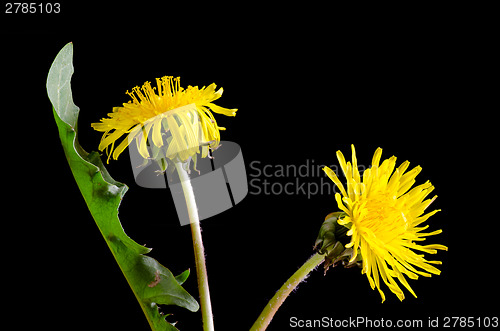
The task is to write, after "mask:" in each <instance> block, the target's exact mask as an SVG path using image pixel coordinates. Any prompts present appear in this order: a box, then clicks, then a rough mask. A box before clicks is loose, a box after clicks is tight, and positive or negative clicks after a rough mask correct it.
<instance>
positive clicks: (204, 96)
mask: <svg viewBox="0 0 500 331" xmlns="http://www.w3.org/2000/svg"><path fill="white" fill-rule="evenodd" d="M222 92H223V89H222V88H219V89H218V90H217V91H216V85H215V84H211V85H209V86H208V87H202V88H201V89H200V88H198V87H197V86H188V87H187V88H186V89H184V88H182V87H181V86H180V77H177V78H173V77H171V76H165V77H162V78H157V79H156V87H152V86H151V83H150V82H145V83H144V85H142V87H138V86H136V87H134V88H133V89H132V92H129V91H127V92H126V93H127V94H128V95H129V96H130V97H131V99H132V100H130V101H129V102H128V103H124V104H123V107H114V108H113V112H112V113H109V114H108V116H109V117H108V118H103V119H101V122H100V123H93V124H92V127H93V128H94V129H95V130H97V131H100V132H104V134H103V136H102V139H101V142H100V144H99V150H101V151H103V150H105V149H106V151H107V154H108V162H109V158H110V157H111V156H113V159H115V160H116V159H117V158H118V156H119V155H120V154H121V153H122V152H123V151H124V150H125V148H127V147H128V146H129V144H130V143H131V142H132V141H134V140H135V141H136V143H137V148H138V150H139V153H140V154H141V155H142V156H143V157H144V158H151V155H150V152H149V151H148V146H151V147H153V151H154V152H155V153H156V154H158V153H160V152H161V153H162V155H160V157H168V158H169V159H171V160H180V161H182V162H184V161H186V160H187V159H188V158H189V157H192V156H195V155H196V154H197V153H200V147H201V148H202V150H201V154H202V157H205V156H207V154H208V148H209V147H210V148H216V147H217V146H218V144H219V142H220V133H219V130H225V128H223V127H219V126H218V125H217V122H216V121H215V118H214V116H213V114H212V112H214V113H218V114H223V115H226V116H235V115H236V111H237V109H227V108H223V107H220V106H218V105H216V104H214V103H213V101H215V100H217V99H219V98H220V97H221V96H222ZM124 135H126V137H125V138H124V139H123V140H122V141H121V142H120V143H119V144H118V146H116V147H115V143H116V142H117V141H118V140H119V139H121V138H122V136H124ZM150 136H151V138H152V139H150V140H152V142H153V144H152V145H151V144H150V142H149V141H148V137H150Z"/></svg>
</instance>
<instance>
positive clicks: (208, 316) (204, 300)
mask: <svg viewBox="0 0 500 331" xmlns="http://www.w3.org/2000/svg"><path fill="white" fill-rule="evenodd" d="M175 168H176V169H177V173H178V174H179V179H180V181H181V185H182V190H183V192H184V198H185V199H186V205H187V210H188V215H189V221H190V223H191V235H192V236H193V248H194V259H195V263H196V275H197V277H198V290H199V292H200V305H201V315H202V318H203V330H204V331H213V330H214V321H213V316H212V303H211V301H210V290H209V288H208V276H207V266H206V263H205V249H204V248H203V240H202V237H201V228H200V219H199V217H198V208H197V207H196V201H195V198H194V192H193V187H192V186H191V181H190V179H189V175H188V173H187V172H186V170H184V168H183V167H182V163H178V162H176V163H175Z"/></svg>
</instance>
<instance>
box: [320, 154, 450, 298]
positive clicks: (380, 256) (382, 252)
mask: <svg viewBox="0 0 500 331" xmlns="http://www.w3.org/2000/svg"><path fill="white" fill-rule="evenodd" d="M351 147H352V163H351V162H346V161H345V158H344V155H343V154H342V153H341V152H340V151H338V152H337V158H338V160H339V163H340V166H341V168H342V171H343V172H344V174H345V177H346V179H347V189H346V188H345V187H344V185H343V184H342V183H341V182H340V180H339V178H338V177H337V175H336V174H335V172H334V171H332V170H331V169H330V168H328V167H325V168H324V169H323V170H324V171H325V172H326V174H327V175H328V177H330V179H331V180H332V181H333V182H334V183H335V184H336V185H337V187H338V188H339V189H340V192H341V193H342V195H340V194H339V193H336V194H335V200H336V201H337V204H338V207H339V208H340V209H341V210H342V211H343V212H345V214H346V216H345V217H343V218H342V219H340V220H339V221H338V223H339V224H341V225H344V226H346V227H348V228H349V231H348V232H347V235H349V236H351V241H350V243H349V244H347V245H346V248H350V247H352V248H353V255H352V258H351V261H350V262H353V261H354V260H355V259H356V257H357V254H358V251H359V253H360V254H361V257H362V260H363V262H362V273H364V274H366V276H367V277H368V281H369V283H370V286H371V288H372V289H375V287H376V288H377V289H378V291H379V293H380V295H381V296H382V302H384V301H385V295H384V292H382V290H381V287H380V278H382V280H383V281H384V283H385V284H386V285H387V286H388V287H389V289H390V290H391V291H392V292H393V293H394V294H396V296H397V297H398V298H399V299H400V300H403V299H404V297H405V296H404V294H403V291H402V290H401V288H400V287H399V285H398V283H397V282H396V279H398V280H399V282H400V283H401V284H402V285H403V286H404V287H406V289H408V291H410V292H411V293H412V294H413V295H414V296H415V297H416V294H415V292H414V291H413V290H412V288H411V287H410V285H409V284H408V282H407V279H406V278H405V276H407V277H408V278H410V279H417V278H418V276H419V275H420V276H426V277H430V276H431V275H432V274H435V275H439V274H440V271H439V270H438V269H437V268H436V267H434V266H433V264H434V265H437V264H441V262H440V261H427V260H426V259H425V258H424V255H423V254H418V253H416V251H418V252H423V253H429V254H435V253H436V252H437V250H438V249H441V250H448V248H447V247H446V246H443V245H438V244H432V245H421V244H420V243H421V242H423V241H425V239H426V237H428V236H433V235H437V234H439V233H441V232H442V230H437V231H432V232H424V230H426V229H427V228H428V227H429V226H428V225H426V226H421V225H422V223H424V222H425V221H427V219H429V217H431V216H432V215H434V214H436V213H437V212H438V211H439V210H434V211H431V212H428V213H426V214H423V213H424V211H425V209H426V208H427V207H429V205H430V204H431V203H432V202H433V201H434V200H435V199H436V198H437V196H434V197H433V198H432V199H426V197H427V196H428V195H429V194H430V193H431V192H432V191H433V190H434V186H432V184H431V183H430V182H429V181H427V182H425V183H424V184H421V185H418V186H415V187H414V188H412V189H411V190H410V188H411V187H412V186H413V184H414V183H415V177H416V176H417V175H418V173H419V172H420V171H421V170H422V168H421V167H420V166H417V167H415V168H413V169H412V170H410V171H408V172H406V173H405V171H406V170H407V169H408V166H409V164H410V163H409V162H408V161H405V162H403V163H402V164H401V165H400V166H399V167H398V168H396V170H395V171H394V168H395V165H396V157H395V156H392V157H391V158H389V159H386V160H384V161H383V162H382V164H380V158H381V156H382V149H381V148H378V149H377V150H376V151H375V154H374V156H373V160H372V165H371V167H370V168H368V169H366V170H365V171H364V173H363V177H362V178H361V175H360V173H359V171H358V164H357V159H356V152H355V149H354V145H352V146H351ZM424 199H425V200H424ZM416 267H417V268H419V269H417V268H416Z"/></svg>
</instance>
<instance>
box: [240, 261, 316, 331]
mask: <svg viewBox="0 0 500 331" xmlns="http://www.w3.org/2000/svg"><path fill="white" fill-rule="evenodd" d="M324 261H325V256H324V255H321V254H318V253H316V254H314V255H313V256H311V257H310V258H309V260H307V261H306V263H304V265H303V266H302V267H300V268H299V270H297V271H296V272H295V273H294V274H293V275H292V277H290V278H289V279H288V280H287V281H286V282H285V284H283V286H281V288H280V289H279V290H278V292H276V294H275V295H274V296H273V297H272V298H271V300H269V302H268V303H267V305H266V307H265V308H264V310H263V311H262V313H261V314H260V316H259V318H257V321H255V323H254V325H253V326H252V328H251V329H250V331H264V330H265V329H266V328H267V326H268V325H269V323H271V320H272V319H273V317H274V314H276V312H277V311H278V309H279V307H280V306H281V305H282V304H283V302H284V301H285V299H286V298H287V297H288V296H289V295H290V293H291V292H292V291H293V290H294V289H295V288H296V287H297V286H298V285H299V284H300V282H302V281H303V280H304V279H305V278H306V277H307V275H309V273H310V272H311V271H313V270H314V269H315V268H316V267H317V266H319V265H320V264H321V263H323V262H324Z"/></svg>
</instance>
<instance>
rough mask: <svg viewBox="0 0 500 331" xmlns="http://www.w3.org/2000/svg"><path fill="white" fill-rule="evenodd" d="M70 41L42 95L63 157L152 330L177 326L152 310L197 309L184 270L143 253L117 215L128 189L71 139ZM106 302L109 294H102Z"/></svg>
mask: <svg viewBox="0 0 500 331" xmlns="http://www.w3.org/2000/svg"><path fill="white" fill-rule="evenodd" d="M73 71H74V69H73V44H72V43H69V44H67V45H66V46H65V47H64V48H63V49H62V50H61V51H60V52H59V54H58V55H57V57H56V58H55V60H54V63H53V64H52V66H51V68H50V71H49V75H48V77H47V93H48V95H49V99H50V101H51V102H52V105H53V113H54V118H55V121H56V124H57V128H58V130H59V136H60V138H61V143H62V146H63V149H64V153H65V154H66V159H67V160H68V163H69V165H70V168H71V171H72V173H73V176H74V177H75V180H76V182H77V184H78V187H79V188H80V192H81V193H82V195H83V198H84V199H85V201H86V203H87V206H88V208H89V210H90V212H91V214H92V216H93V218H94V220H95V222H96V224H97V226H98V227H99V230H100V231H101V234H102V236H103V237H104V240H105V241H106V243H107V244H108V247H109V249H110V250H111V252H112V253H113V256H114V257H115V259H116V262H117V263H118V266H119V267H120V269H121V271H122V272H123V275H124V276H125V278H126V279H127V282H128V284H129V285H130V287H131V289H132V291H133V292H134V294H135V297H136V298H137V300H138V301H139V304H140V306H141V308H142V310H143V311H144V314H145V315H146V318H147V320H148V322H149V325H150V326H151V329H152V330H154V331H160V330H161V331H164V330H177V328H175V327H174V326H173V325H172V324H170V323H168V322H167V321H166V320H165V316H162V315H161V314H160V313H159V311H158V306H157V305H158V304H165V305H177V306H180V307H184V308H186V309H189V310H190V311H197V310H198V309H199V305H198V303H197V302H196V300H195V299H194V298H193V297H192V296H191V295H190V294H189V293H188V292H186V291H185V290H184V289H183V288H182V287H181V284H182V283H183V282H184V281H185V280H186V279H187V277H188V276H189V270H187V271H185V272H183V273H182V274H180V275H179V276H177V277H175V276H174V275H173V274H172V273H171V272H170V270H168V269H167V268H165V267H164V266H162V265H161V264H160V263H158V262H157V261H156V260H155V259H153V258H151V257H149V256H146V255H144V254H146V253H148V252H150V251H151V249H149V248H146V247H144V246H141V245H139V244H138V243H136V242H135V241H133V240H132V239H131V238H130V237H128V236H127V235H126V234H125V231H124V230H123V228H122V225H121V223H120V220H119V218H118V207H119V206H120V202H121V200H122V198H123V195H124V194H125V192H127V189H128V187H127V186H126V185H125V184H122V183H119V182H117V181H115V180H114V179H113V178H111V176H110V175H109V173H108V171H107V170H106V168H105V167H104V165H103V163H102V161H101V158H100V156H99V153H97V152H91V153H90V154H89V153H87V152H85V150H84V149H83V148H82V147H81V146H80V144H79V143H78V139H77V131H78V129H77V121H78V113H79V111H80V110H79V108H78V107H77V106H76V105H75V104H74V103H73V96H72V92H71V76H72V75H73ZM106 299H107V300H109V298H106Z"/></svg>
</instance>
